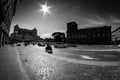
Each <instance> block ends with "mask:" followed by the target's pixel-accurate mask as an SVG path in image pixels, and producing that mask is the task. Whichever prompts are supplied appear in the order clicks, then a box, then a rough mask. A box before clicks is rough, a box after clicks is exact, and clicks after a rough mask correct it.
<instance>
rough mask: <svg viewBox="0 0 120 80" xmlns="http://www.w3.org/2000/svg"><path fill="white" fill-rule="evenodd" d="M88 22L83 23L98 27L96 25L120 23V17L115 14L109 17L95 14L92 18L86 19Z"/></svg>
mask: <svg viewBox="0 0 120 80" xmlns="http://www.w3.org/2000/svg"><path fill="white" fill-rule="evenodd" d="M85 21H86V24H83V25H82V26H84V27H96V26H105V25H109V26H112V25H114V26H115V24H116V25H118V24H120V19H119V18H118V17H115V16H109V17H107V18H106V17H101V16H94V17H92V18H89V19H86V20H85Z"/></svg>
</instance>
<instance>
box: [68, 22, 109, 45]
mask: <svg viewBox="0 0 120 80" xmlns="http://www.w3.org/2000/svg"><path fill="white" fill-rule="evenodd" d="M77 26H78V25H77V23H76V22H70V23H67V42H68V43H71V44H111V26H102V27H92V28H84V29H78V27H77Z"/></svg>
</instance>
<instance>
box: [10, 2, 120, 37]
mask: <svg viewBox="0 0 120 80" xmlns="http://www.w3.org/2000/svg"><path fill="white" fill-rule="evenodd" d="M46 2H47V5H48V6H49V7H50V9H49V11H50V14H46V15H43V13H42V12H40V9H41V6H40V5H42V4H45V3H46ZM72 21H75V22H76V23H77V24H78V28H79V29H80V28H88V27H98V26H104V25H108V26H112V30H114V29H116V28H117V27H119V26H120V5H119V1H118V0H22V2H21V3H20V4H19V5H18V6H17V9H16V15H15V16H14V18H13V20H12V24H11V29H10V33H12V32H13V29H14V26H15V25H16V24H18V25H19V26H20V28H26V29H33V28H34V27H35V28H36V29H37V30H38V35H39V36H41V37H48V36H50V35H51V34H52V33H53V32H55V31H61V32H65V31H66V28H67V25H66V23H68V22H72Z"/></svg>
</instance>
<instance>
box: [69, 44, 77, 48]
mask: <svg viewBox="0 0 120 80" xmlns="http://www.w3.org/2000/svg"><path fill="white" fill-rule="evenodd" d="M68 46H69V47H77V45H76V44H68Z"/></svg>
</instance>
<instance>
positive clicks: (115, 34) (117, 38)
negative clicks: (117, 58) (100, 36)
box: [112, 27, 120, 44]
mask: <svg viewBox="0 0 120 80" xmlns="http://www.w3.org/2000/svg"><path fill="white" fill-rule="evenodd" d="M112 41H113V43H114V44H120V27H118V28H117V29H115V30H113V31H112Z"/></svg>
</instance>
